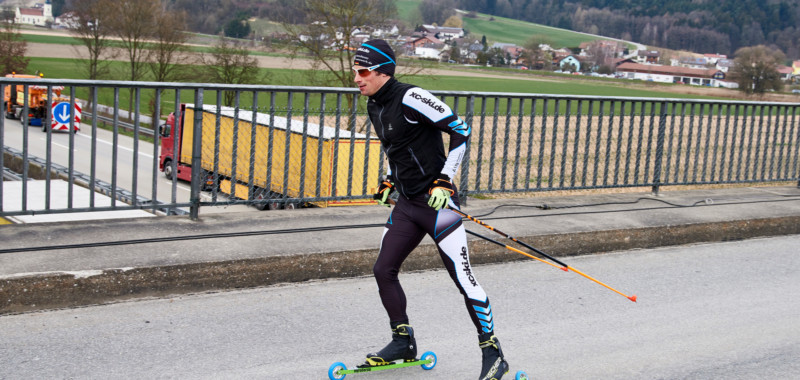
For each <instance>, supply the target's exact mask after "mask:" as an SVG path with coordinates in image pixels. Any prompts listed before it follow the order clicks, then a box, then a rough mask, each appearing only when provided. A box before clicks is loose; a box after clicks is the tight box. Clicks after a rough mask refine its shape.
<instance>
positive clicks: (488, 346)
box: [478, 333, 508, 380]
mask: <svg viewBox="0 0 800 380" xmlns="http://www.w3.org/2000/svg"><path fill="white" fill-rule="evenodd" d="M478 340H479V342H480V347H481V351H483V366H482V367H481V376H480V377H479V380H500V378H501V377H503V375H505V374H506V373H508V363H507V362H506V359H505V358H504V357H503V350H502V349H501V348H500V341H499V340H498V339H497V337H495V336H494V335H492V333H485V334H481V335H480V336H479V337H478Z"/></svg>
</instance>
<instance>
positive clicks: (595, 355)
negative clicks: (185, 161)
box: [0, 236, 800, 380]
mask: <svg viewBox="0 0 800 380" xmlns="http://www.w3.org/2000/svg"><path fill="white" fill-rule="evenodd" d="M798 246H800V236H786V237H776V238H763V239H754V240H748V241H741V242H727V243H716V244H702V245H693V246H683V247H671V248H660V249H650V250H637V251H630V252H622V253H613V254H606V255H596V256H584V257H572V258H568V259H564V260H565V261H566V262H567V263H568V264H570V265H572V266H574V267H576V268H578V269H580V270H582V271H583V272H584V273H586V274H588V275H592V276H594V277H596V278H597V279H599V280H601V281H603V282H606V283H607V284H609V285H611V286H613V287H616V288H617V289H619V290H621V291H623V292H628V293H634V294H636V295H638V302H637V303H632V302H630V301H629V300H627V299H626V298H624V297H622V296H619V295H617V294H615V293H612V292H611V291H608V290H607V289H605V288H603V287H600V286H599V285H597V284H595V283H593V282H591V281H588V280H586V279H585V278H583V277H581V276H578V275H576V274H575V273H565V272H562V271H560V270H556V269H554V268H552V267H550V266H547V265H542V264H541V263H537V262H534V261H521V262H514V263H507V264H500V265H489V266H477V267H476V268H475V270H476V273H477V275H478V279H479V280H480V281H481V283H482V285H483V286H484V287H485V288H486V290H487V292H488V294H489V295H490V297H491V299H492V303H493V308H494V316H495V321H496V325H497V334H498V337H499V338H500V340H501V342H502V344H503V348H504V350H505V352H506V354H507V358H508V360H509V362H510V363H511V366H512V371H516V370H519V369H525V370H526V371H527V372H528V374H529V375H531V376H532V377H533V378H535V379H548V380H553V379H636V380H641V379H729V380H730V379H734V380H735V379H789V378H796V376H797V374H798V373H800V361H798V360H797V358H798V357H800V344H798V342H800V323H798V317H800V306H798V305H797V299H798V295H799V294H798V293H800V287H799V285H798V284H800V260H798V259H797V247H798ZM401 281H402V282H403V285H404V287H405V289H406V292H407V294H408V296H409V314H410V317H411V322H412V324H413V325H414V327H415V328H416V331H417V342H418V345H419V347H420V350H422V351H425V350H433V351H435V352H436V353H437V355H438V357H439V364H438V365H437V366H436V368H434V369H433V370H431V371H423V370H421V369H420V368H407V369H399V370H391V371H385V372H378V373H374V374H368V375H360V376H359V375H348V379H349V378H351V377H352V378H354V379H360V378H363V379H365V380H366V379H370V380H380V379H409V378H415V379H417V378H419V379H426V380H434V379H449V380H451V379H465V378H475V377H476V376H477V374H478V371H479V366H480V364H479V361H480V358H479V355H480V354H479V350H478V347H477V343H478V342H477V339H476V336H475V331H474V329H473V327H472V326H471V323H470V320H469V318H468V316H467V313H466V312H464V310H463V308H464V304H463V302H462V300H461V298H460V295H459V294H458V291H457V290H456V288H455V287H454V286H453V284H452V283H451V281H450V279H449V277H448V276H447V275H446V273H444V272H442V271H426V272H418V273H405V274H401ZM388 330H389V326H388V321H387V320H386V317H385V315H384V312H383V310H382V307H381V304H380V302H379V300H378V295H377V289H376V286H375V283H374V281H373V280H372V279H371V278H355V279H346V280H328V281H318V282H309V283H300V284H289V285H282V286H274V287H267V288H259V289H250V290H241V291H233V292H220V293H209V294H198V295H189V296H180V297H175V298H171V299H150V300H142V301H132V302H125V303H119V304H114V305H107V306H99V307H86V308H80V309H74V310H59V311H50V312H40V313H31V314H22V315H10V316H3V317H0V368H3V370H2V371H0V379H20V378H82V379H107V378H186V379H220V378H225V379H324V378H327V371H328V367H329V366H330V365H331V364H332V363H333V362H336V361H342V362H344V363H345V364H347V365H348V366H349V367H352V366H354V365H355V364H357V363H358V362H360V361H361V360H362V358H363V355H364V354H365V353H366V352H368V351H371V350H374V349H379V348H380V347H382V345H383V344H385V343H386V342H387V341H388V339H389V334H388ZM512 374H513V372H512ZM509 378H513V377H512V376H509Z"/></svg>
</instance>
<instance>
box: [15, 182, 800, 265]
mask: <svg viewBox="0 0 800 380" xmlns="http://www.w3.org/2000/svg"><path fill="white" fill-rule="evenodd" d="M780 196H781V197H782V198H787V199H771V200H770V199H764V200H757V201H734V202H726V203H720V202H717V201H714V200H712V199H710V198H707V199H704V200H702V201H697V202H694V203H692V204H690V205H681V204H677V203H671V202H667V201H664V200H661V199H654V198H639V199H637V200H635V201H630V202H605V203H594V204H582V205H571V206H557V207H550V206H547V205H522V204H505V205H500V206H497V207H495V208H494V209H492V210H491V211H489V212H488V213H485V214H481V215H475V216H474V217H475V218H483V217H485V216H488V215H491V214H494V213H495V212H496V211H497V210H499V209H501V208H503V207H518V208H537V209H540V210H556V209H571V208H581V207H594V206H604V205H629V204H635V203H638V202H640V201H642V200H653V201H657V202H661V203H665V204H667V205H668V206H670V207H698V206H699V207H702V206H724V205H735V204H753V203H774V202H786V201H794V200H797V199H800V195H780ZM663 208H665V207H649V208H638V209H624V210H597V211H579V212H573V213H561V214H546V215H542V214H538V215H533V214H528V215H514V216H502V217H494V218H484V220H496V219H521V218H538V217H548V216H555V215H572V214H581V215H585V214H600V213H612V212H628V211H647V210H657V209H663ZM383 225H384V223H376V224H349V225H338V226H323V227H304V228H288V229H280V230H266V231H246V232H226V233H217V234H204V235H188V236H168V237H154V238H143V239H131V240H118V241H106V242H94V243H80V244H63V245H51V246H39V247H20V248H6V249H0V255H1V254H5V253H16V252H37V251H51V250H64V249H81V248H97V247H110V246H119V245H133V244H149V243H163V242H173V241H183V240H195V239H220V238H231V237H246V236H261V235H279V234H292V233H303V232H322V231H334V230H347V229H359V228H375V227H381V226H383Z"/></svg>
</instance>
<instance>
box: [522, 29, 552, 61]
mask: <svg viewBox="0 0 800 380" xmlns="http://www.w3.org/2000/svg"><path fill="white" fill-rule="evenodd" d="M551 43H552V42H551V41H550V39H549V38H548V37H547V36H545V35H542V34H534V35H532V36H531V37H530V38H528V41H526V42H525V45H523V50H522V57H521V59H522V61H524V62H526V63H527V64H528V67H529V68H531V69H535V70H549V69H550V66H551V62H552V58H551V56H550V54H549V53H547V52H546V51H544V50H542V46H541V45H545V44H547V45H549V44H551Z"/></svg>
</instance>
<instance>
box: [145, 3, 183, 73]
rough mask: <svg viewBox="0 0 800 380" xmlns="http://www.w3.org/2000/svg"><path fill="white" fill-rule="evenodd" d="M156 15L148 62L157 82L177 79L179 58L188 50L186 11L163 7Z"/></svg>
mask: <svg viewBox="0 0 800 380" xmlns="http://www.w3.org/2000/svg"><path fill="white" fill-rule="evenodd" d="M154 17H155V29H154V30H153V42H152V44H151V46H150V49H149V51H148V59H147V64H148V67H149V68H150V72H151V73H152V74H153V80H155V81H156V82H168V81H172V80H176V79H178V78H179V77H180V75H178V74H179V73H180V70H179V69H178V66H177V65H176V62H177V61H178V59H180V58H181V57H182V56H184V53H185V52H186V51H187V47H186V45H185V43H186V40H187V38H188V37H187V36H186V34H185V32H184V30H186V12H184V11H170V10H167V9H164V8H161V10H160V12H159V13H158V14H156V15H154Z"/></svg>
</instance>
